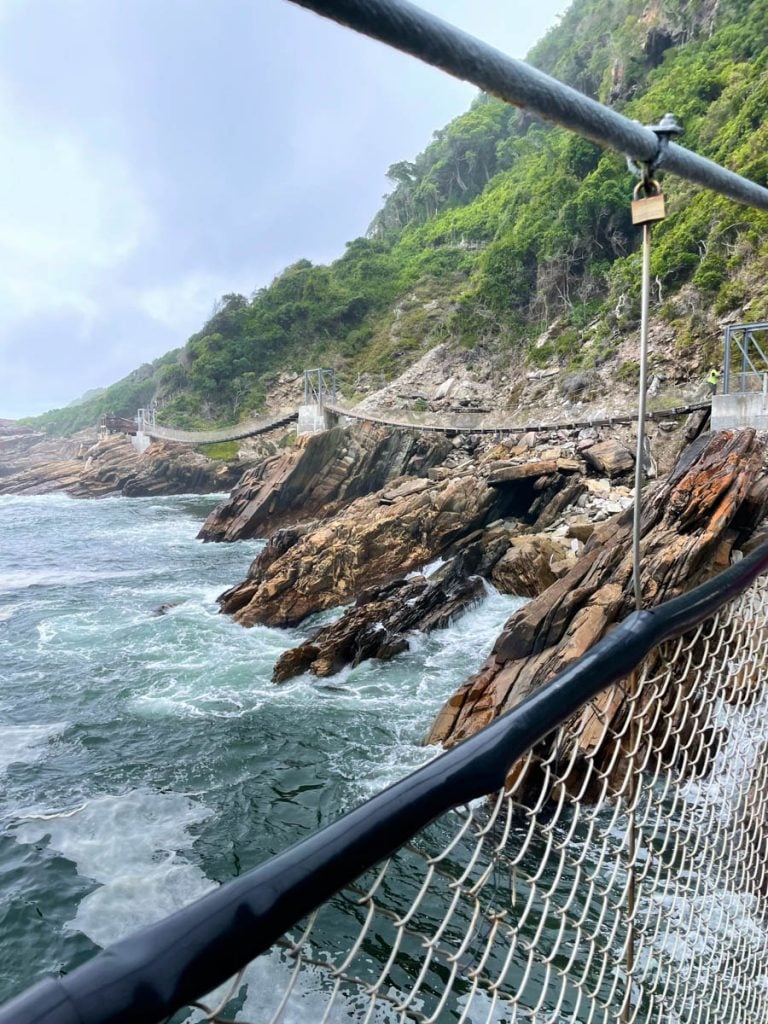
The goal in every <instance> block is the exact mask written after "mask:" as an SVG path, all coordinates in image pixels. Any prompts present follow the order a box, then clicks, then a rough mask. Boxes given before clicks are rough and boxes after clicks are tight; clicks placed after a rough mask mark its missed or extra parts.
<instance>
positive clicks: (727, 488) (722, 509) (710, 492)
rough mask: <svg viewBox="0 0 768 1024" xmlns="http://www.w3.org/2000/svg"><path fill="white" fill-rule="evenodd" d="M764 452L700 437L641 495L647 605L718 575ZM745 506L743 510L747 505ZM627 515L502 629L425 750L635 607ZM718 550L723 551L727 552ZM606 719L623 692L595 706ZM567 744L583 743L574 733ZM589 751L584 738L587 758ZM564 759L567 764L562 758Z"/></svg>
mask: <svg viewBox="0 0 768 1024" xmlns="http://www.w3.org/2000/svg"><path fill="white" fill-rule="evenodd" d="M763 458H764V446H763V444H762V443H761V442H760V441H758V439H757V437H756V435H755V431H754V430H741V431H723V432H721V433H718V434H715V435H708V436H704V437H701V438H699V439H698V440H697V441H696V442H695V443H694V444H693V445H692V446H691V447H690V448H689V449H687V450H686V452H685V453H684V454H683V456H682V457H681V459H680V461H679V462H678V464H677V466H676V467H675V469H674V470H673V471H672V473H671V474H670V476H669V477H668V478H667V480H665V481H664V482H663V483H662V484H661V485H660V486H658V487H657V488H656V490H655V491H654V492H653V493H652V494H650V495H648V496H646V498H645V502H644V511H643V516H642V543H641V557H642V563H641V581H642V592H643V598H644V604H645V605H646V606H650V605H654V604H657V603H659V602H660V601H663V600H667V599H669V598H671V597H674V596H677V595H678V594H680V593H682V592H683V591H685V590H687V589H690V588H691V587H692V586H694V585H696V584H697V583H699V582H701V581H702V580H703V579H705V578H707V577H709V576H710V575H712V574H713V572H714V571H716V567H715V564H714V559H715V556H717V557H718V558H719V559H720V560H722V559H723V557H724V552H725V548H727V549H728V550H730V547H731V546H732V545H733V544H734V543H735V541H736V540H737V539H738V538H740V537H741V536H742V534H741V533H740V532H739V531H738V530H737V529H735V528H734V529H733V530H731V524H734V523H736V522H737V521H738V516H739V513H740V510H741V509H742V507H745V508H746V507H747V506H750V504H751V507H749V509H748V512H749V514H748V519H749V521H750V522H754V521H755V518H756V517H758V516H762V515H764V514H765V505H763V507H762V508H761V509H759V510H758V509H757V507H756V504H757V503H758V502H759V500H760V496H761V495H763V494H764V492H763V490H762V488H761V487H758V486H757V483H758V480H759V478H760V476H761V474H762V465H763ZM745 502H746V505H745ZM630 541H631V510H628V511H627V512H624V513H621V514H619V515H618V516H616V517H614V518H613V519H612V520H610V521H609V522H607V523H605V524H603V525H601V526H600V527H598V528H597V529H596V530H595V532H594V534H593V535H592V537H591V538H590V540H589V542H588V544H587V546H586V549H585V552H584V554H583V555H582V557H581V558H580V559H579V560H578V561H577V563H576V565H575V566H574V567H573V569H572V570H571V571H570V572H569V573H568V574H567V575H566V576H565V577H563V578H562V579H560V580H558V581H557V582H556V583H554V584H553V585H552V586H551V587H550V588H549V589H548V590H546V591H545V592H544V593H543V594H542V595H541V596H539V597H538V598H536V599H535V600H533V601H532V602H531V603H530V604H528V605H526V606H525V607H524V608H522V609H520V610H519V611H517V612H516V613H515V614H514V615H513V616H512V617H511V618H510V619H509V621H508V622H507V624H506V626H505V628H504V630H503V632H502V633H501V635H500V636H499V638H498V639H497V641H496V644H495V646H494V649H493V652H492V654H491V655H490V657H489V658H488V660H487V661H486V663H485V664H484V665H483V667H482V669H481V670H480V671H479V672H478V673H477V675H475V676H473V677H472V678H471V679H470V680H468V682H467V683H465V684H464V686H462V687H461V688H460V689H459V690H458V691H457V693H456V694H455V695H454V696H453V697H452V698H451V699H450V700H449V701H448V702H447V704H446V705H445V706H444V707H443V709H442V710H441V712H440V713H439V715H438V717H437V720H436V721H435V723H434V725H433V726H432V729H431V732H430V734H429V737H428V742H432V743H443V744H445V745H452V744H454V743H456V742H458V741H459V740H461V739H463V738H465V737H466V736H469V735H471V734H472V733H474V732H476V731H477V730H478V729H480V728H482V726H484V725H486V724H487V723H488V722H489V721H490V720H491V719H493V718H495V717H496V716H497V715H499V714H501V713H503V712H505V711H508V710H509V709H510V708H512V707H514V706H515V705H517V704H518V703H520V701H521V700H523V699H524V698H525V697H526V696H527V695H528V694H530V693H531V692H532V691H533V690H535V689H537V688H538V687H539V686H541V685H542V684H543V683H545V682H547V681H548V680H549V679H551V678H552V677H553V676H554V675H555V674H556V673H558V672H559V671H561V670H562V669H564V668H566V667H567V666H568V665H569V664H571V663H572V662H573V661H575V660H576V659H577V658H578V657H580V656H581V655H582V654H583V653H584V652H585V651H586V650H588V649H589V648H590V647H591V646H592V645H593V644H594V643H595V642H596V641H597V640H599V639H600V638H601V637H602V636H604V635H605V633H606V631H607V630H608V629H610V627H611V625H612V624H613V623H615V622H618V621H619V620H621V619H623V618H624V617H625V616H626V615H627V614H628V613H629V612H630V611H631V610H632V608H633V599H632V580H631V571H632V562H631V543H630ZM724 545H725V547H724ZM601 699H603V700H604V703H605V705H606V707H605V708H604V710H606V709H608V710H610V713H611V714H616V715H618V714H621V713H623V711H622V710H621V709H622V708H623V693H622V692H621V691H617V690H615V689H614V690H613V691H612V692H611V693H610V694H607V695H605V696H604V698H601ZM572 734H573V736H574V742H575V743H577V744H582V739H581V738H580V737H581V735H582V734H581V733H580V731H579V729H578V728H574V730H572ZM588 746H589V735H588V732H584V738H583V746H579V749H580V750H581V753H582V754H584V753H585V752H588V751H587V748H588ZM563 757H564V758H565V757H566V755H565V754H564V755H563Z"/></svg>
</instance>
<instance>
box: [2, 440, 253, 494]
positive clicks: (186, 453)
mask: <svg viewBox="0 0 768 1024" xmlns="http://www.w3.org/2000/svg"><path fill="white" fill-rule="evenodd" d="M52 446H53V447H52ZM51 451H54V452H59V453H60V454H59V457H58V458H56V457H54V458H53V460H50V459H48V458H46V457H45V455H47V454H48V453H50V452H51ZM43 452H44V453H45V455H44V457H43V458H42V460H41V459H40V458H39V457H36V456H35V453H34V452H28V453H27V455H26V457H25V458H24V459H22V461H21V462H20V464H19V465H20V466H25V467H26V468H19V471H18V472H15V473H12V474H10V475H7V476H4V477H0V494H48V493H51V492H54V491H64V492H66V493H67V494H71V495H72V496H73V497H75V498H99V497H103V496H104V495H106V494H116V493H117V494H124V495H126V496H129V497H142V496H147V495H153V494H158V495H160V494H190V493H194V494H208V493H211V492H215V491H222V490H226V489H228V488H229V487H231V486H232V485H233V483H234V482H235V481H236V480H237V479H238V478H239V477H240V475H241V473H242V469H243V467H242V464H240V463H238V462H235V463H223V462H218V461H214V460H212V459H209V458H206V456H204V455H200V454H199V453H198V452H196V451H194V450H193V449H190V448H188V447H186V446H184V445H178V444H170V443H155V444H152V445H150V446H149V448H147V450H146V451H145V452H142V453H141V454H139V453H138V452H137V451H136V450H135V448H134V447H133V446H132V444H131V442H130V441H129V440H128V438H126V437H124V436H123V435H122V434H114V435H110V436H107V437H105V438H102V439H100V440H98V441H96V442H95V443H92V444H89V443H85V442H82V441H80V442H78V441H62V440H61V439H57V440H56V441H55V442H50V443H45V444H43Z"/></svg>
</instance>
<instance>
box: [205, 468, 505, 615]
mask: <svg viewBox="0 0 768 1024" xmlns="http://www.w3.org/2000/svg"><path fill="white" fill-rule="evenodd" d="M404 482H405V481H404ZM407 483H408V484H411V483H412V482H411V481H407ZM423 483H424V487H423V488H419V489H416V490H414V489H413V488H412V487H410V486H409V487H406V488H405V489H404V491H403V492H402V493H398V490H399V486H398V485H394V486H393V487H392V488H390V489H388V490H386V491H385V492H384V494H383V495H382V494H374V495H370V496H368V497H365V498H358V499H357V500H356V501H354V502H353V503H352V504H351V505H349V506H348V507H346V508H345V509H343V510H342V511H341V512H339V513H338V514H337V515H335V516H334V517H333V518H332V519H330V520H328V521H327V522H323V523H321V524H319V525H317V526H316V527H314V528H312V529H310V530H309V531H308V532H306V533H305V534H304V535H303V536H301V537H300V538H298V539H297V540H296V541H295V543H292V544H291V545H290V546H289V547H288V548H287V550H285V551H284V552H283V553H282V554H280V555H279V556H278V557H276V558H274V559H273V560H271V561H269V563H268V564H266V565H265V564H264V563H260V564H259V559H257V560H256V562H255V563H254V564H253V565H252V566H251V570H250V572H249V577H248V578H247V579H246V580H244V581H243V583H241V584H239V585H238V586H236V587H233V588H232V589H231V590H229V591H227V592H226V593H225V594H223V595H222V597H221V598H220V601H221V606H222V611H224V612H231V613H234V615H235V618H236V620H237V621H238V622H240V623H242V624H243V625H245V626H252V625H255V624H256V623H263V624H265V625H270V626H291V625H296V624H297V623H299V622H301V621H302V620H303V619H304V618H306V617H307V616H308V615H311V614H312V613H313V612H317V611H320V610H322V609H324V608H332V607H335V606H337V605H340V604H344V603H346V602H348V601H350V600H352V599H353V598H354V597H355V596H356V595H358V594H359V593H360V592H361V591H362V590H363V589H364V588H367V587H371V586H375V585H380V584H383V583H387V582H390V581H391V580H393V579H397V578H398V577H401V576H402V575H403V574H404V573H407V572H409V571H411V570H412V569H415V568H417V567H419V566H422V565H425V564H426V563H427V562H429V561H431V560H432V559H434V558H435V557H436V556H437V555H440V554H441V553H443V552H446V551H447V550H448V549H449V548H450V547H451V545H453V544H455V542H457V541H459V540H461V539H462V538H465V537H467V536H468V535H469V534H471V533H472V532H473V531H475V530H478V529H479V528H480V527H482V526H484V525H485V524H486V523H488V522H492V521H494V520H496V519H498V518H499V514H500V512H502V513H503V501H502V500H501V498H500V496H499V494H498V492H497V491H496V490H495V489H493V488H490V487H487V486H486V485H485V482H484V481H483V480H479V479H478V476H477V475H476V474H475V473H465V474H459V475H457V476H454V477H452V478H451V479H449V480H444V481H439V482H436V483H431V482H428V481H423ZM382 498H383V499H384V500H383V501H382Z"/></svg>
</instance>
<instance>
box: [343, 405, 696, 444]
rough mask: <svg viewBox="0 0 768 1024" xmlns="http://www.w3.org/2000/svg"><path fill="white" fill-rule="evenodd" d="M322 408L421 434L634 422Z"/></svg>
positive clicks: (655, 415) (664, 412) (671, 413)
mask: <svg viewBox="0 0 768 1024" xmlns="http://www.w3.org/2000/svg"><path fill="white" fill-rule="evenodd" d="M711 404H712V403H711V401H710V400H708V401H706V402H694V403H692V404H690V405H681V406H676V407H674V408H672V409H658V410H654V411H651V412H649V413H648V417H647V418H648V419H649V420H652V421H660V420H673V419H680V417H682V416H688V415H690V414H691V413H692V412H698V411H700V410H705V409H709V408H710V407H711ZM325 409H326V410H327V411H328V412H330V413H333V415H334V416H339V417H341V418H343V419H349V420H357V421H362V422H364V423H378V424H379V425H381V426H384V427H396V428H398V429H400V430H418V431H419V432H420V433H424V434H430V433H432V434H494V435H496V434H498V435H504V434H520V433H534V434H535V433H546V432H549V431H556V430H581V429H585V428H587V427H618V426H627V425H629V424H632V423H634V422H635V420H636V417H635V416H633V415H621V416H593V417H592V418H591V419H582V420H576V419H566V420H559V421H557V422H554V423H552V422H550V423H519V422H512V423H510V422H509V421H508V420H501V419H499V414H498V413H490V414H481V415H479V414H477V413H471V412H466V413H458V414H452V415H448V416H446V415H445V414H444V413H434V412H416V411H413V410H404V409H397V410H392V411H391V412H388V411H383V410H373V409H369V410H360V409H354V408H353V409H348V408H346V407H345V406H343V405H329V404H328V403H327V402H326V404H325Z"/></svg>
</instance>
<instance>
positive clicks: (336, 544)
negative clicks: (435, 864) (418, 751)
mask: <svg viewBox="0 0 768 1024" xmlns="http://www.w3.org/2000/svg"><path fill="white" fill-rule="evenodd" d="M702 426H703V420H702V418H701V417H698V418H694V419H692V420H691V421H689V422H688V424H685V425H681V426H680V427H678V429H677V431H676V433H675V436H674V437H669V436H668V437H666V438H664V440H665V441H666V442H667V444H666V449H665V457H664V459H662V460H660V465H659V466H658V467H657V468H658V471H659V472H660V475H661V476H662V477H663V479H661V482H660V483H658V484H652V483H651V484H649V485H648V494H647V496H646V498H645V501H644V518H643V534H644V540H643V565H642V572H643V586H644V593H645V594H646V599H647V602H648V604H649V605H652V604H654V603H656V602H658V601H661V600H664V599H667V598H669V597H671V596H674V595H676V594H677V593H680V592H682V591H683V590H685V589H688V588H689V587H691V586H693V585H695V584H696V583H697V582H700V581H701V580H702V579H704V578H706V577H707V576H709V575H711V574H712V573H714V572H715V571H717V570H718V569H720V568H722V567H723V566H724V565H726V564H728V561H729V558H730V557H731V552H732V551H733V550H736V549H738V547H739V546H742V545H743V544H744V543H746V542H748V541H749V538H750V537H751V536H752V535H753V534H754V532H755V530H756V529H757V526H758V524H759V523H760V522H761V521H762V519H763V517H764V515H765V512H766V503H767V502H768V478H766V476H765V474H764V462H765V441H764V439H762V438H758V437H757V436H756V435H755V432H754V431H751V430H743V431H730V432H724V433H722V434H717V435H712V434H702V435H701V436H699V437H698V438H694V441H693V443H689V442H690V440H691V438H692V437H693V436H694V435H696V433H697V432H698V431H699V430H700V429H701V427H702ZM628 440H629V439H628V438H627V437H626V436H624V437H623V439H622V436H621V435H620V434H617V432H616V431H609V430H599V429H595V428H586V429H581V430H565V431H556V432H549V433H547V432H543V433H536V434H534V433H530V434H520V435H516V436H515V435H512V436H510V437H508V438H506V439H505V440H503V441H501V442H498V441H493V440H491V439H488V438H485V437H482V436H480V435H462V436H460V437H455V438H453V439H448V438H445V437H443V436H440V435H434V434H433V435H428V436H420V435H419V434H418V433H415V432H413V431H407V430H401V429H398V428H393V427H383V426H374V425H371V424H363V425H360V424H357V425H354V426H350V427H335V428H333V429H332V430H328V431H325V432H323V433H320V434H316V435H311V436H309V437H305V438H302V439H299V441H298V442H296V443H295V444H293V445H291V446H289V447H282V448H281V447H277V446H276V445H271V446H270V447H268V448H266V449H265V448H262V450H261V451H260V453H259V455H260V457H258V458H253V461H251V462H249V461H248V460H247V459H245V460H243V459H240V460H235V461H232V462H229V463H222V462H216V461H214V460H211V459H208V458H206V457H205V456H203V455H200V454H199V453H197V452H195V451H192V450H190V449H188V448H183V447H182V446H180V445H170V444H153V445H152V446H150V448H149V449H147V451H146V452H145V453H143V454H142V455H138V453H137V452H135V451H134V449H133V448H132V446H131V445H130V443H129V441H128V440H127V439H126V438H124V437H122V436H108V437H105V438H101V439H94V438H93V437H92V436H91V437H88V436H86V437H80V438H75V439H70V440H66V441H64V440H58V441H53V440H51V439H46V438H41V437H40V436H39V435H35V434H33V433H31V432H29V431H19V432H18V433H16V434H14V433H12V432H10V433H9V432H8V430H7V429H6V431H5V434H4V436H2V437H0V455H2V457H3V461H2V464H1V466H2V468H0V494H8V493H16V494H39V493H48V492H50V491H63V492H65V493H67V494H70V495H72V496H73V497H98V496H102V495H104V494H108V493H120V494H123V495H125V496H128V497H130V496H139V495H149V494H178V493H185V492H198V493H204V492H213V491H217V490H225V489H230V488H231V493H230V496H229V497H228V498H227V499H226V500H225V501H224V502H223V503H221V504H220V505H219V506H218V507H217V508H216V509H215V510H214V511H213V512H212V513H211V514H210V515H209V517H208V519H207V520H206V522H205V523H204V524H203V526H202V528H201V530H200V534H199V537H200V539H201V540H203V541H209V542H229V543H231V542H235V541H237V540H239V539H244V538H263V539H264V540H265V544H264V547H263V548H262V550H261V551H260V552H259V554H258V556H257V557H256V558H255V559H254V560H253V562H252V563H251V565H250V566H249V568H248V570H247V572H246V574H245V576H244V578H243V579H242V580H241V581H240V582H239V583H237V584H235V585H234V586H232V587H230V588H229V589H228V590H227V591H225V592H224V593H223V594H222V595H221V596H220V598H219V603H220V607H221V611H222V613H224V614H228V615H231V616H232V617H233V619H234V620H235V621H236V622H238V623H240V624H241V625H242V626H253V625H256V624H264V625H268V626H272V627H286V626H295V625H298V624H300V623H303V622H304V621H305V620H307V619H308V618H310V617H311V616H313V615H315V614H317V613H318V612H327V611H329V610H332V609H336V610H338V616H337V617H336V618H335V619H334V620H333V621H331V622H330V623H328V622H327V621H326V623H325V625H323V626H322V627H321V628H318V629H317V630H315V631H314V632H313V633H312V634H311V635H310V637H309V639H307V640H306V641H305V642H304V643H302V644H300V645H299V646H297V647H295V648H293V649H291V650H289V651H286V652H285V653H284V654H283V655H282V657H281V658H280V659H279V660H278V662H277V664H276V665H275V667H274V671H273V680H274V681H275V682H276V683H282V682H285V681H287V680H289V679H291V678H294V677H295V676H297V675H300V674H302V673H304V672H309V673H312V674H314V675H316V676H328V675H332V674H333V673H335V672H338V671H339V670H340V669H341V668H343V667H344V666H345V665H350V664H351V665H356V664H359V663H360V662H361V661H363V660H365V659H368V658H379V659H387V658H391V657H393V656H395V655H397V654H400V653H402V652H403V651H405V650H407V649H408V645H409V638H410V637H411V636H412V635H413V634H414V633H415V632H422V633H424V632H429V631H431V630H434V629H440V628H445V627H446V626H447V625H449V624H450V623H451V622H452V621H454V620H455V619H456V617H458V616H459V615H461V614H463V613H464V612H465V611H466V610H467V609H468V608H470V607H472V606H473V605H474V604H476V603H477V602H478V601H480V600H482V599H483V597H484V595H485V593H486V590H487V587H488V586H489V585H490V586H493V587H495V588H496V589H497V590H499V591H500V592H502V593H505V594H513V595H517V596H521V597H527V598H530V599H532V600H531V602H530V603H529V604H528V605H527V606H526V607H524V608H523V609H521V610H520V611H518V612H517V613H516V614H515V615H514V616H513V617H512V618H511V619H510V620H509V622H507V624H506V626H505V627H504V630H503V632H502V633H501V635H500V637H499V639H498V640H497V643H496V645H495V647H494V649H493V651H492V653H491V655H490V656H489V658H488V660H487V662H486V663H485V665H483V666H482V668H481V669H480V671H479V672H478V673H477V674H476V675H475V676H474V677H473V678H472V679H470V680H468V681H466V682H463V681H461V680H457V683H458V684H460V685H459V686H458V689H457V692H456V694H455V695H454V697H453V698H451V700H450V701H449V702H448V703H447V704H446V705H445V707H444V708H443V709H442V711H441V712H440V714H439V716H438V718H437V720H436V722H435V723H433V725H432V727H431V729H430V730H429V734H428V742H432V743H442V744H445V745H450V744H453V743H455V742H457V741H459V740H461V739H463V738H465V737H466V736H469V735H471V734H472V733H473V732H475V731H477V729H479V728H482V727H483V726H484V725H485V724H487V723H488V722H489V721H490V720H491V719H492V718H494V717H495V716H496V715H498V714H501V713H503V712H504V711H506V710H508V709H509V708H510V707H513V706H514V705H515V704H516V703H518V702H519V701H520V700H522V699H523V698H524V697H525V696H526V695H527V694H528V693H530V692H531V691H532V690H533V689H535V688H536V687H538V686H540V685H542V684H543V683H544V682H546V681H547V680H548V679H549V678H551V676H552V675H554V674H555V673H556V672H557V671H559V670H561V669H562V668H564V667H566V666H567V665H568V664H570V662H572V661H573V660H575V659H576V658H578V657H579V656H580V655H581V654H582V653H583V652H584V651H585V650H587V649H588V648H589V647H590V646H591V645H592V644H594V643H595V642H596V640H597V639H599V638H600V637H601V636H602V635H604V634H605V633H606V632H607V631H608V630H609V629H610V628H611V625H612V624H613V623H614V622H616V621H618V620H619V619H621V618H623V617H624V616H625V615H626V614H628V612H629V610H631V595H630V589H631V587H630V583H631V581H630V570H631V565H630V560H629V555H628V551H629V544H630V521H631V516H630V509H631V507H632V505H633V490H632V484H633V473H634V456H633V454H632V452H631V450H630V448H629V446H628V444H627V443H624V442H625V441H628ZM678 453H681V454H679V457H678ZM265 456H266V457H265ZM425 567H426V568H425ZM430 567H431V568H430ZM614 696H615V695H614ZM606 700H608V701H609V705H610V706H611V708H613V709H614V710H615V709H616V708H619V707H620V703H621V702H620V701H618V702H617V701H615V700H613V703H611V700H612V698H611V697H610V695H609V696H607V697H606ZM616 713H619V712H616ZM426 724H427V723H425V725H426Z"/></svg>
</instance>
